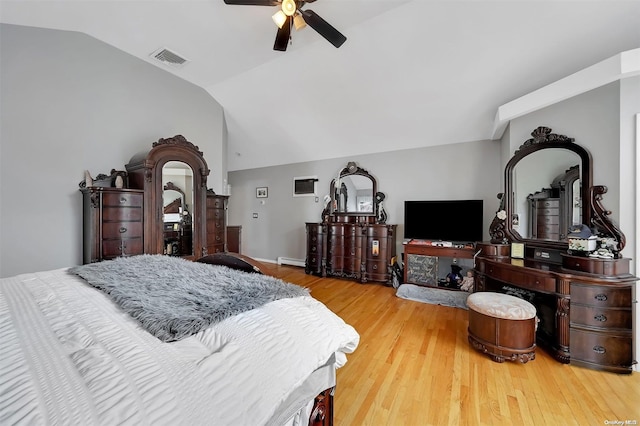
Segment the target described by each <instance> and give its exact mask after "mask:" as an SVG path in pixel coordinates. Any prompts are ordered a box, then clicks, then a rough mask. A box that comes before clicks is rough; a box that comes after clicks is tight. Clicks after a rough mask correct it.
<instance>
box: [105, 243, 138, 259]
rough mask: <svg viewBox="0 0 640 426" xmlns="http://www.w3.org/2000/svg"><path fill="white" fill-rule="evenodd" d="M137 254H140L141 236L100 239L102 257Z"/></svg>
mask: <svg viewBox="0 0 640 426" xmlns="http://www.w3.org/2000/svg"><path fill="white" fill-rule="evenodd" d="M137 254H142V238H125V239H122V240H102V257H103V258H105V259H113V258H115V257H119V256H134V255H137Z"/></svg>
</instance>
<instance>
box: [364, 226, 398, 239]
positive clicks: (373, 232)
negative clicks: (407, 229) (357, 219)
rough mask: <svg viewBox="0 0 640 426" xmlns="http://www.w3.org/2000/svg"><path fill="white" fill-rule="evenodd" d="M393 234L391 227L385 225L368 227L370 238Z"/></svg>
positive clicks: (385, 236)
mask: <svg viewBox="0 0 640 426" xmlns="http://www.w3.org/2000/svg"><path fill="white" fill-rule="evenodd" d="M392 234H393V232H392V230H391V228H389V227H387V226H384V225H378V226H376V225H370V226H368V227H367V237H370V238H387V237H388V236H389V235H392Z"/></svg>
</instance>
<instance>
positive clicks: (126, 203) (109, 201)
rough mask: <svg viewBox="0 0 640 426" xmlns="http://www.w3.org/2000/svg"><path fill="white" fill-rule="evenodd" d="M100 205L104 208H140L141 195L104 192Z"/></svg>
mask: <svg viewBox="0 0 640 426" xmlns="http://www.w3.org/2000/svg"><path fill="white" fill-rule="evenodd" d="M102 205H103V206H105V207H107V206H119V207H142V194H133V193H125V192H122V193H112V192H104V193H103V194H102Z"/></svg>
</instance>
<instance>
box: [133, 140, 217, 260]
mask: <svg viewBox="0 0 640 426" xmlns="http://www.w3.org/2000/svg"><path fill="white" fill-rule="evenodd" d="M169 161H180V162H182V163H185V164H187V165H188V166H189V167H191V170H192V171H193V179H194V181H193V191H194V194H193V205H192V206H191V214H192V218H193V242H192V244H193V254H192V256H187V258H196V259H197V258H200V257H202V256H205V255H206V254H207V253H206V238H207V230H206V213H207V210H206V209H207V198H206V195H207V176H208V175H209V167H208V166H207V162H206V161H205V159H204V156H203V154H202V152H201V151H200V149H199V148H198V147H197V146H196V145H194V144H193V143H191V142H189V141H188V140H187V139H186V138H185V137H184V136H182V135H176V136H174V137H172V138H167V139H159V140H158V141H157V142H154V143H153V144H152V148H151V150H149V151H148V152H143V153H140V154H137V155H135V156H134V157H132V158H131V161H129V164H127V165H126V169H127V172H128V173H129V181H130V184H131V185H132V186H133V187H135V188H142V189H144V197H145V198H144V214H145V225H144V228H145V230H144V246H145V253H149V254H161V253H163V251H164V221H163V213H164V212H163V202H162V200H163V198H162V194H163V192H164V187H163V184H162V169H163V166H164V165H165V164H166V163H167V162H169Z"/></svg>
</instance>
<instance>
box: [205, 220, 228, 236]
mask: <svg viewBox="0 0 640 426" xmlns="http://www.w3.org/2000/svg"><path fill="white" fill-rule="evenodd" d="M223 228H224V220H222V219H207V234H215V233H221V232H222V230H223Z"/></svg>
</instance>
